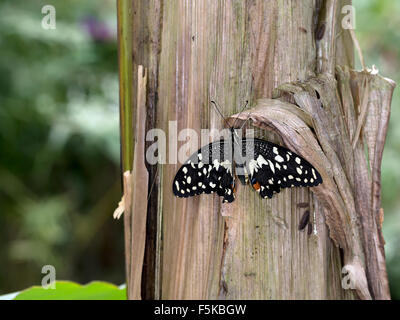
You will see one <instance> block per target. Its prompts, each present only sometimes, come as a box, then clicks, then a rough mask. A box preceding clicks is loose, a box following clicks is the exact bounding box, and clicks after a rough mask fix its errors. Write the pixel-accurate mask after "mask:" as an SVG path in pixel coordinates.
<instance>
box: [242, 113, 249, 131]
mask: <svg viewBox="0 0 400 320" xmlns="http://www.w3.org/2000/svg"><path fill="white" fill-rule="evenodd" d="M250 116H251V113H250V112H249V115H248V116H247V119H246V120H245V121H244V122H243V124H242V126H241V127H240V129H243V127H244V126H245V124H246V123H247V121H249V120H250Z"/></svg>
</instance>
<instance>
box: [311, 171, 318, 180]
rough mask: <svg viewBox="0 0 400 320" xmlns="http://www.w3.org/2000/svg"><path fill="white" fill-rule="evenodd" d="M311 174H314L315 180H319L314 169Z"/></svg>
mask: <svg viewBox="0 0 400 320" xmlns="http://www.w3.org/2000/svg"><path fill="white" fill-rule="evenodd" d="M311 172H312V174H313V176H314V179H317V175H316V174H315V170H314V168H312V169H311Z"/></svg>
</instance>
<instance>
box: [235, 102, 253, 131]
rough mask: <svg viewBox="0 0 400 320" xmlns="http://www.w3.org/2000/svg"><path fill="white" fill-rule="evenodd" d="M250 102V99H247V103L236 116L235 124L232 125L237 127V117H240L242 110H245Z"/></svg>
mask: <svg viewBox="0 0 400 320" xmlns="http://www.w3.org/2000/svg"><path fill="white" fill-rule="evenodd" d="M248 104H249V100H246V104H245V105H244V107H243V108H242V110H240V112H239V114H238V116H237V117H236V119H235V122H234V123H233V126H232V127H235V125H236V121H237V119H238V118H239V116H240V115H241V114H242V112H243V111H244V109H246V107H247V105H248Z"/></svg>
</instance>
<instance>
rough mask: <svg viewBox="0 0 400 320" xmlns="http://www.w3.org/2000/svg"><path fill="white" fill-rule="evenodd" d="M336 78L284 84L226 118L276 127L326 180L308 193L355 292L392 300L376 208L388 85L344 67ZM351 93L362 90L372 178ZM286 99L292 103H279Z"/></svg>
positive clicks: (390, 87) (356, 102)
mask: <svg viewBox="0 0 400 320" xmlns="http://www.w3.org/2000/svg"><path fill="white" fill-rule="evenodd" d="M365 77H368V79H367V80H364V81H367V82H368V83H369V85H370V89H369V90H367V91H366V92H365V91H362V90H361V89H362V88H361V86H362V83H363V81H360V79H363V78H365ZM337 78H338V79H339V84H338V83H337V81H336V79H335V78H334V77H333V76H330V75H329V74H321V75H319V76H318V77H314V78H311V79H309V80H308V81H307V82H299V83H287V84H283V85H281V86H280V87H278V88H277V90H276V91H275V95H274V96H275V97H280V99H260V100H258V101H257V104H256V106H255V107H254V108H253V109H251V110H248V111H246V112H243V113H242V114H240V115H233V116H232V117H231V119H233V118H237V117H238V118H239V120H240V121H245V120H246V119H247V118H248V117H249V118H250V119H251V121H252V122H253V124H254V125H255V126H257V127H260V128H264V129H267V130H272V131H273V132H275V133H276V134H277V135H278V136H279V137H280V138H281V139H282V141H283V142H284V144H285V145H286V146H287V147H288V148H289V149H291V150H293V151H295V152H296V153H298V154H299V155H301V156H302V157H304V158H305V159H306V160H307V161H309V162H310V163H311V164H313V165H314V166H315V167H316V169H317V170H318V171H319V172H320V174H321V175H322V178H323V181H324V182H323V183H322V184H321V185H319V186H318V187H315V188H312V191H313V192H314V194H315V195H316V197H317V199H318V201H319V202H320V203H321V204H322V206H323V210H322V211H323V212H322V214H324V215H325V219H326V223H327V225H328V227H329V235H330V237H331V239H332V240H333V241H334V242H335V244H336V245H339V246H340V247H341V248H343V251H344V265H345V266H346V270H348V271H349V270H350V271H351V272H350V271H349V272H348V274H349V277H350V278H351V281H352V284H353V285H354V289H355V290H356V291H357V294H358V296H359V297H360V298H361V299H371V298H374V299H390V294H389V288H388V283H387V275H386V267H385V259H384V250H383V243H384V242H383V237H382V234H381V230H380V225H379V217H380V216H379V209H380V164H381V159H382V151H383V145H384V142H385V137H386V130H387V124H388V119H389V110H390V103H391V96H392V93H393V88H394V83H393V81H391V80H388V79H385V78H382V77H380V76H378V75H372V74H367V73H366V72H365V71H364V72H361V73H360V72H356V71H350V70H348V69H345V68H337ZM364 83H365V82H364ZM357 92H363V93H364V94H366V95H367V97H364V101H366V102H364V104H365V110H366V111H365V113H366V114H365V115H363V116H365V121H364V124H363V126H360V131H361V130H362V132H363V133H364V137H365V140H366V142H367V147H368V150H369V155H370V162H371V161H372V163H371V169H372V179H371V178H370V176H369V174H368V161H367V160H368V159H366V158H365V154H364V151H363V150H364V144H363V141H361V140H358V141H357V143H355V148H354V150H353V147H352V138H353V134H354V133H357V119H356V111H355V110H354V109H352V108H354V106H355V105H361V103H360V98H359V95H357ZM288 98H289V99H290V101H295V103H296V104H292V103H288V102H285V101H283V99H288ZM378 109H379V110H381V111H380V113H381V114H380V116H379V117H377V116H376V115H377V110H378ZM358 123H360V122H358ZM320 214H321V212H320Z"/></svg>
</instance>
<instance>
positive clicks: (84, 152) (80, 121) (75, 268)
mask: <svg viewBox="0 0 400 320" xmlns="http://www.w3.org/2000/svg"><path fill="white" fill-rule="evenodd" d="M353 2H354V5H355V7H356V10H357V11H356V33H357V36H358V38H359V41H360V43H361V47H362V49H363V52H364V56H365V59H366V62H367V64H368V65H369V66H371V65H372V64H375V65H376V66H377V67H378V69H379V70H380V73H381V74H382V75H384V76H386V77H389V78H391V79H393V80H395V81H396V82H397V83H400V68H399V64H400V62H399V61H400V60H399V58H400V32H399V30H400V1H393V0H355V1H353ZM46 4H52V5H54V6H55V7H56V10H57V16H56V17H57V29H56V30H44V29H42V28H41V19H42V18H43V14H42V13H41V8H42V6H44V5H46ZM117 72H118V61H117V41H116V5H115V0H86V1H78V0H69V1H61V0H52V1H50V0H46V1H40V0H35V1H15V0H0V75H1V76H0V243H1V246H0V294H4V293H8V292H12V291H18V290H20V289H23V288H26V287H28V286H31V285H34V284H40V282H41V279H42V276H43V275H42V274H41V268H42V266H43V265H46V264H51V265H54V266H55V267H56V270H57V279H68V280H73V281H77V282H80V283H87V282H89V281H92V280H95V279H97V280H104V281H110V282H113V283H115V284H121V283H123V282H124V281H125V280H124V260H123V259H124V256H123V249H124V244H123V227H122V223H121V221H119V222H117V221H113V219H112V216H111V215H112V212H113V210H114V208H115V206H116V204H117V203H118V201H119V197H120V192H121V188H120V178H119V125H118V119H119V117H118V74H117ZM398 92H399V90H396V91H395V96H394V100H393V104H392V116H391V124H390V127H389V136H388V140H387V144H386V148H385V153H384V160H383V168H382V182H383V186H382V188H383V207H384V210H385V222H384V235H385V239H386V242H387V244H386V254H387V263H388V272H389V277H390V285H391V292H392V298H393V299H400V170H399V169H398V165H399V159H400V126H396V125H395V123H396V122H400V110H399V104H400V97H399V93H398Z"/></svg>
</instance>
